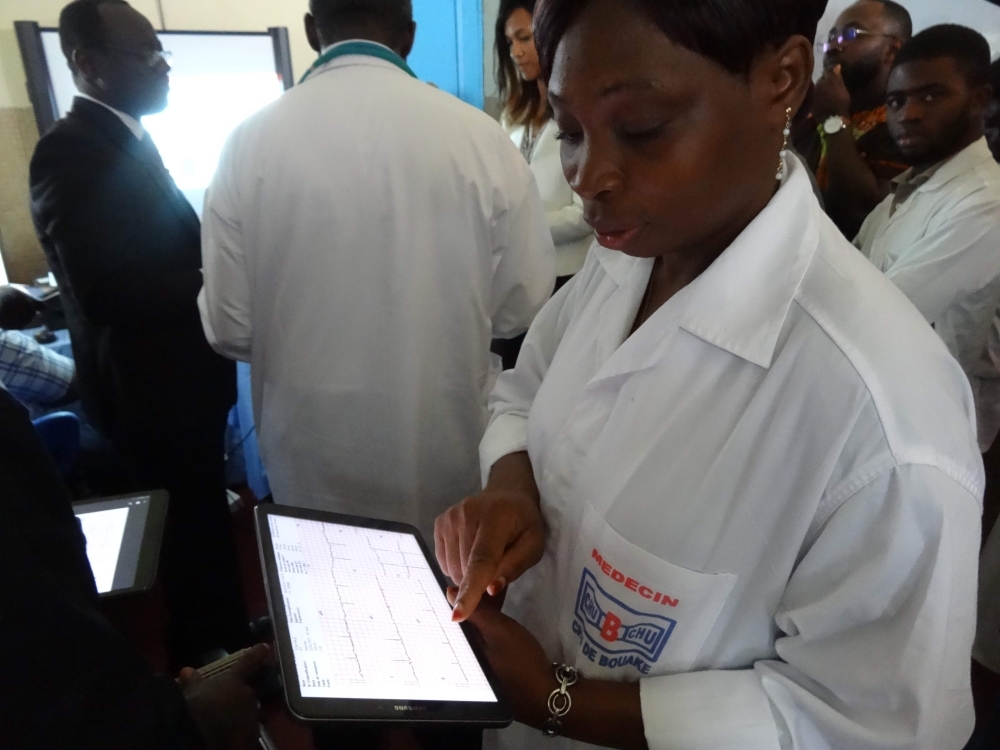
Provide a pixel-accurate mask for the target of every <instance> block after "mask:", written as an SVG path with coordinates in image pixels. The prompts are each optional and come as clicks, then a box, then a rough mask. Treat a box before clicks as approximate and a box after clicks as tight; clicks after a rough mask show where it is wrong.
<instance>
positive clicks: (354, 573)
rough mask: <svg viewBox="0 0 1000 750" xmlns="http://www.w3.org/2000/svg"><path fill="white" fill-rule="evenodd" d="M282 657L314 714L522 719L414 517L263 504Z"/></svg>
mask: <svg viewBox="0 0 1000 750" xmlns="http://www.w3.org/2000/svg"><path fill="white" fill-rule="evenodd" d="M256 523H257V537H258V540H259V544H260V554H261V563H262V565H263V567H264V580H265V586H266V588H267V599H268V605H269V607H270V612H271V619H272V620H273V622H274V629H275V635H276V637H277V644H278V658H279V661H280V663H281V672H282V677H283V678H284V682H285V690H286V692H287V695H288V704H289V707H290V708H291V710H292V712H293V713H294V714H296V715H297V716H299V717H300V718H302V719H306V720H338V721H365V722H375V721H390V722H406V723H425V722H427V723H462V724H470V725H479V726H506V725H507V724H509V723H510V722H511V720H512V718H513V716H512V713H511V710H510V708H509V707H508V706H507V705H506V703H505V702H504V701H503V700H502V698H501V696H500V695H499V693H498V692H497V690H496V687H495V686H496V680H495V679H494V677H493V675H492V672H491V670H490V668H489V665H488V663H487V662H486V660H485V658H483V657H482V655H481V654H480V653H479V651H478V648H477V647H476V646H475V645H474V643H473V641H471V640H470V638H469V633H467V632H466V628H467V627H468V626H466V625H464V624H463V625H459V624H457V623H454V622H452V621H451V607H450V606H449V604H448V601H447V599H446V598H445V595H444V580H443V579H442V578H441V576H440V573H439V572H438V570H437V567H436V565H435V564H434V563H433V562H432V561H431V557H430V555H429V552H428V550H427V548H426V546H425V545H424V543H423V541H422V540H421V539H420V536H419V534H418V532H417V530H416V529H415V528H413V527H411V526H406V525H405V524H396V523H390V522H386V521H376V520H369V519H362V518H356V517H353V516H342V515H338V514H335V513H325V512H322V511H310V510H303V509H299V508H290V507H287V506H275V505H262V506H258V507H257V510H256Z"/></svg>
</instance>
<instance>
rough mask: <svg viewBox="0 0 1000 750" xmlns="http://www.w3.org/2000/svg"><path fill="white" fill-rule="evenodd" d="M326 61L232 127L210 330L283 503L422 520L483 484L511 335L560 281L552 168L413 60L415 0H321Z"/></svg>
mask: <svg viewBox="0 0 1000 750" xmlns="http://www.w3.org/2000/svg"><path fill="white" fill-rule="evenodd" d="M310 10H311V13H310V14H309V15H307V16H306V32H307V34H308V36H309V41H310V44H311V45H312V46H313V48H314V49H316V50H317V51H318V52H320V53H321V55H320V58H319V59H318V60H317V61H316V64H314V65H313V66H312V68H310V70H309V72H308V73H307V74H306V76H305V78H304V80H303V82H302V83H300V85H298V86H296V87H295V88H294V89H292V90H291V91H289V92H288V93H286V94H285V95H284V96H283V97H282V98H281V99H280V100H279V101H277V102H276V103H274V104H272V105H271V106H270V107H267V108H266V109H264V110H263V111H261V112H260V113H258V114H257V115H255V116H254V117H252V118H250V119H249V120H248V121H247V122H245V123H244V124H243V125H241V126H240V127H239V128H237V130H236V131H235V132H234V133H233V135H232V136H231V137H230V139H229V142H228V143H227V145H226V148H225V150H224V152H223V155H222V158H221V160H220V163H219V169H218V172H217V174H216V176H215V179H214V180H213V182H212V185H211V187H210V189H209V191H208V195H207V197H206V201H205V211H204V222H203V253H204V269H205V286H204V289H203V290H202V294H201V297H200V300H199V302H200V306H201V311H202V319H203V322H204V326H205V331H206V334H207V336H208V340H209V342H210V343H211V344H212V345H213V346H214V347H215V349H216V350H217V351H219V352H221V353H222V354H225V355H226V356H228V357H232V358H234V359H240V360H245V361H250V362H251V363H252V373H253V376H252V380H253V399H254V412H255V415H256V418H257V425H258V431H259V437H260V444H261V452H262V455H263V458H264V463H265V466H266V468H267V471H268V476H269V479H270V482H271V487H272V490H273V493H274V499H275V501H277V502H279V503H284V504H289V505H297V506H303V507H310V508H321V509H326V510H335V511H339V512H345V513H353V514H358V515H365V516H376V517H382V518H390V519H394V520H399V521H405V522H408V523H413V524H415V525H417V526H418V527H419V528H420V529H421V531H422V532H423V533H424V534H425V535H426V538H427V539H431V538H433V537H432V536H431V534H432V531H433V524H434V518H435V516H436V515H437V514H438V513H440V512H441V511H443V510H444V509H445V508H447V507H448V506H449V505H450V504H452V503H454V502H456V501H458V500H460V499H461V498H462V497H465V496H466V495H468V494H470V493H472V492H475V491H477V490H478V488H479V469H478V454H477V447H476V446H477V445H478V442H479V440H480V439H481V438H482V435H483V433H484V431H485V428H486V425H487V421H488V412H487V410H486V400H487V396H488V395H489V392H490V389H491V387H492V384H493V380H494V378H495V374H496V372H495V370H494V366H493V363H492V360H491V356H490V353H489V343H490V339H491V337H493V336H497V337H510V336H514V335H517V334H519V333H522V332H523V331H525V330H526V329H527V327H528V325H529V324H530V323H531V321H532V318H533V317H534V315H535V313H536V312H537V311H538V310H539V309H540V308H541V306H542V305H543V304H544V302H545V301H546V300H547V299H548V297H549V295H550V294H551V292H552V286H553V283H554V279H555V250H554V248H553V246H552V240H551V235H550V232H549V228H548V224H547V223H546V218H545V211H544V208H543V207H542V204H541V199H540V198H539V195H538V189H537V187H536V185H535V182H534V179H533V177H532V175H531V171H530V169H529V167H528V165H527V164H526V163H525V161H524V159H523V158H522V157H521V155H520V154H519V153H518V151H517V149H516V148H515V147H514V146H513V144H511V142H510V140H509V138H507V136H506V134H505V133H504V132H503V130H502V129H501V128H500V127H499V125H497V124H496V123H495V122H493V121H492V120H491V119H490V118H489V117H488V116H487V115H485V114H484V113H482V112H479V111H477V110H476V109H475V108H473V107H470V106H468V105H466V104H464V103H462V102H461V101H459V100H458V99H456V98H454V97H453V96H451V95H449V94H446V93H444V92H441V91H438V90H437V89H435V88H434V87H432V86H429V85H427V84H426V83H422V82H420V81H418V80H417V79H416V78H415V76H414V74H413V73H412V71H411V70H410V69H409V67H408V66H407V64H406V62H405V58H406V56H407V54H408V53H409V51H410V48H411V47H412V45H413V39H414V34H415V31H416V25H415V24H414V23H413V18H412V10H411V5H410V2H409V0H312V2H311V6H310Z"/></svg>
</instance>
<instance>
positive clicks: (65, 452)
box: [32, 411, 80, 475]
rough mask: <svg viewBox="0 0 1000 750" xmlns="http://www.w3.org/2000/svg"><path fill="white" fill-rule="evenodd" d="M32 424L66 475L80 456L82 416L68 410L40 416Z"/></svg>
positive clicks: (53, 460)
mask: <svg viewBox="0 0 1000 750" xmlns="http://www.w3.org/2000/svg"><path fill="white" fill-rule="evenodd" d="M32 424H33V425H34V426H35V432H37V433H38V437H40V438H41V440H42V444H43V445H44V446H45V449H46V450H47V451H48V452H49V456H50V457H51V458H52V463H54V464H55V465H56V468H57V469H58V470H59V473H60V474H63V475H66V474H68V473H69V472H70V471H72V469H73V467H74V466H76V461H77V459H78V458H79V457H80V418H79V417H77V416H76V414H73V413H72V412H68V411H57V412H54V413H52V414H46V415H45V416H44V417H39V418H38V419H36V420H34V421H33V422H32Z"/></svg>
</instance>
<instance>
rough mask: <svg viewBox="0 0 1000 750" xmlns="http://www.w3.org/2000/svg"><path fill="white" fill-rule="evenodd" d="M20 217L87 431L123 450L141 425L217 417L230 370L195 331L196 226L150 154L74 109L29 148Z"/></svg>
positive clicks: (102, 113) (225, 401)
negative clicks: (60, 330)
mask: <svg viewBox="0 0 1000 750" xmlns="http://www.w3.org/2000/svg"><path fill="white" fill-rule="evenodd" d="M31 211H32V217H33V219H34V222H35V229H36V231H37V233H38V237H39V239H40V241H41V244H42V247H43V249H44V250H45V254H46V256H47V258H48V261H49V265H50V266H51V267H52V270H53V271H54V272H55V275H56V279H57V280H58V282H59V285H60V288H61V291H62V299H63V302H64V306H65V309H66V317H67V321H68V324H69V328H70V333H71V336H72V340H73V354H74V357H75V359H76V364H77V374H78V379H79V383H80V390H81V396H82V398H83V404H84V408H85V410H86V411H87V414H88V416H89V417H90V418H91V419H92V420H93V421H94V422H95V423H96V424H97V425H98V427H99V428H100V429H101V430H102V431H103V432H104V433H105V434H106V435H107V436H108V437H111V438H112V439H116V438H117V439H122V438H123V437H124V439H126V440H127V439H131V437H132V435H134V434H135V428H134V426H135V425H137V424H143V423H146V422H150V423H151V425H155V424H156V423H157V422H162V421H163V420H168V421H170V422H171V423H172V424H176V423H177V422H178V420H180V421H181V423H183V424H184V425H185V426H186V427H187V428H188V429H196V428H197V426H198V425H199V424H202V423H203V422H204V420H203V417H204V416H205V415H207V414H208V413H212V414H213V415H215V416H214V418H213V420H212V421H213V422H218V414H219V413H220V411H221V413H222V414H223V417H222V418H223V419H224V418H225V417H224V413H225V412H226V411H227V410H228V407H229V406H231V405H232V403H233V402H234V401H235V396H236V390H235V388H236V385H235V382H236V381H235V366H234V364H233V363H232V362H229V361H227V360H224V359H223V358H222V357H220V356H218V355H217V354H215V352H213V351H212V349H211V348H210V347H209V345H208V342H207V341H206V340H205V335H204V332H203V330H202V327H201V321H200V318H199V314H198V309H197V296H198V292H199V290H200V288H201V234H200V226H199V222H198V217H197V215H196V214H195V212H194V211H193V210H192V209H191V206H190V205H189V204H188V202H187V200H186V199H185V198H184V196H183V195H182V194H181V193H180V191H179V190H178V189H177V187H176V185H175V184H174V182H173V180H172V179H171V177H170V174H169V173H168V172H167V171H166V169H165V168H164V167H163V163H162V161H161V160H160V158H159V155H158V154H157V152H156V150H155V148H154V147H153V146H152V145H151V144H149V142H148V141H146V142H140V141H139V140H138V139H137V138H136V137H135V136H134V135H133V134H132V133H131V131H129V129H128V128H127V127H126V126H125V124H124V123H123V122H122V121H121V120H120V119H118V117H116V116H115V114H114V113H113V112H111V111H109V110H108V109H106V108H104V107H102V106H101V105H99V104H95V103H94V102H91V101H87V100H85V99H76V101H75V102H74V104H73V109H72V111H71V112H70V113H69V114H68V115H67V116H66V117H65V118H64V119H62V120H60V121H59V122H58V123H56V125H55V126H54V127H53V128H52V130H50V131H49V132H48V133H46V134H45V136H43V137H42V139H41V140H40V141H39V143H38V146H37V147H36V149H35V154H34V157H33V158H32V160H31ZM126 425H131V429H129V428H125V429H124V430H123V426H126ZM152 428H154V427H152V426H151V429H152ZM220 429H221V427H220Z"/></svg>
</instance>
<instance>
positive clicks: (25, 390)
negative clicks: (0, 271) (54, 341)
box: [0, 286, 77, 416]
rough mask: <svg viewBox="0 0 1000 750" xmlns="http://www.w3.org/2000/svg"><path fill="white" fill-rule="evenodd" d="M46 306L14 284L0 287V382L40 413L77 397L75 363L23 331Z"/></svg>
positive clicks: (36, 412)
mask: <svg viewBox="0 0 1000 750" xmlns="http://www.w3.org/2000/svg"><path fill="white" fill-rule="evenodd" d="M42 309H43V305H42V304H41V303H40V302H38V301H37V300H36V299H35V298H34V297H32V296H31V295H30V294H28V293H26V292H23V291H21V290H20V289H17V288H15V287H12V286H0V385H2V386H3V387H4V388H6V389H7V390H8V391H9V392H10V393H11V394H12V395H13V396H14V397H15V398H16V399H17V400H18V401H20V402H21V403H22V404H24V405H25V406H27V407H28V408H29V409H30V410H31V414H32V416H38V415H39V414H40V413H42V412H44V411H45V410H47V409H51V408H53V407H57V406H63V405H65V404H68V403H71V402H72V401H75V400H76V399H77V393H76V391H77V388H76V365H75V364H74V363H73V360H72V359H70V358H69V357H64V356H63V355H61V354H58V353H57V352H54V351H52V350H51V349H49V348H47V347H45V346H42V345H41V344H39V343H38V342H37V341H35V339H34V337H32V336H29V335H28V334H26V333H22V331H21V329H22V328H29V327H30V326H31V325H32V324H33V323H34V322H35V320H36V319H37V317H38V313H39V312H41V310H42Z"/></svg>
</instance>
